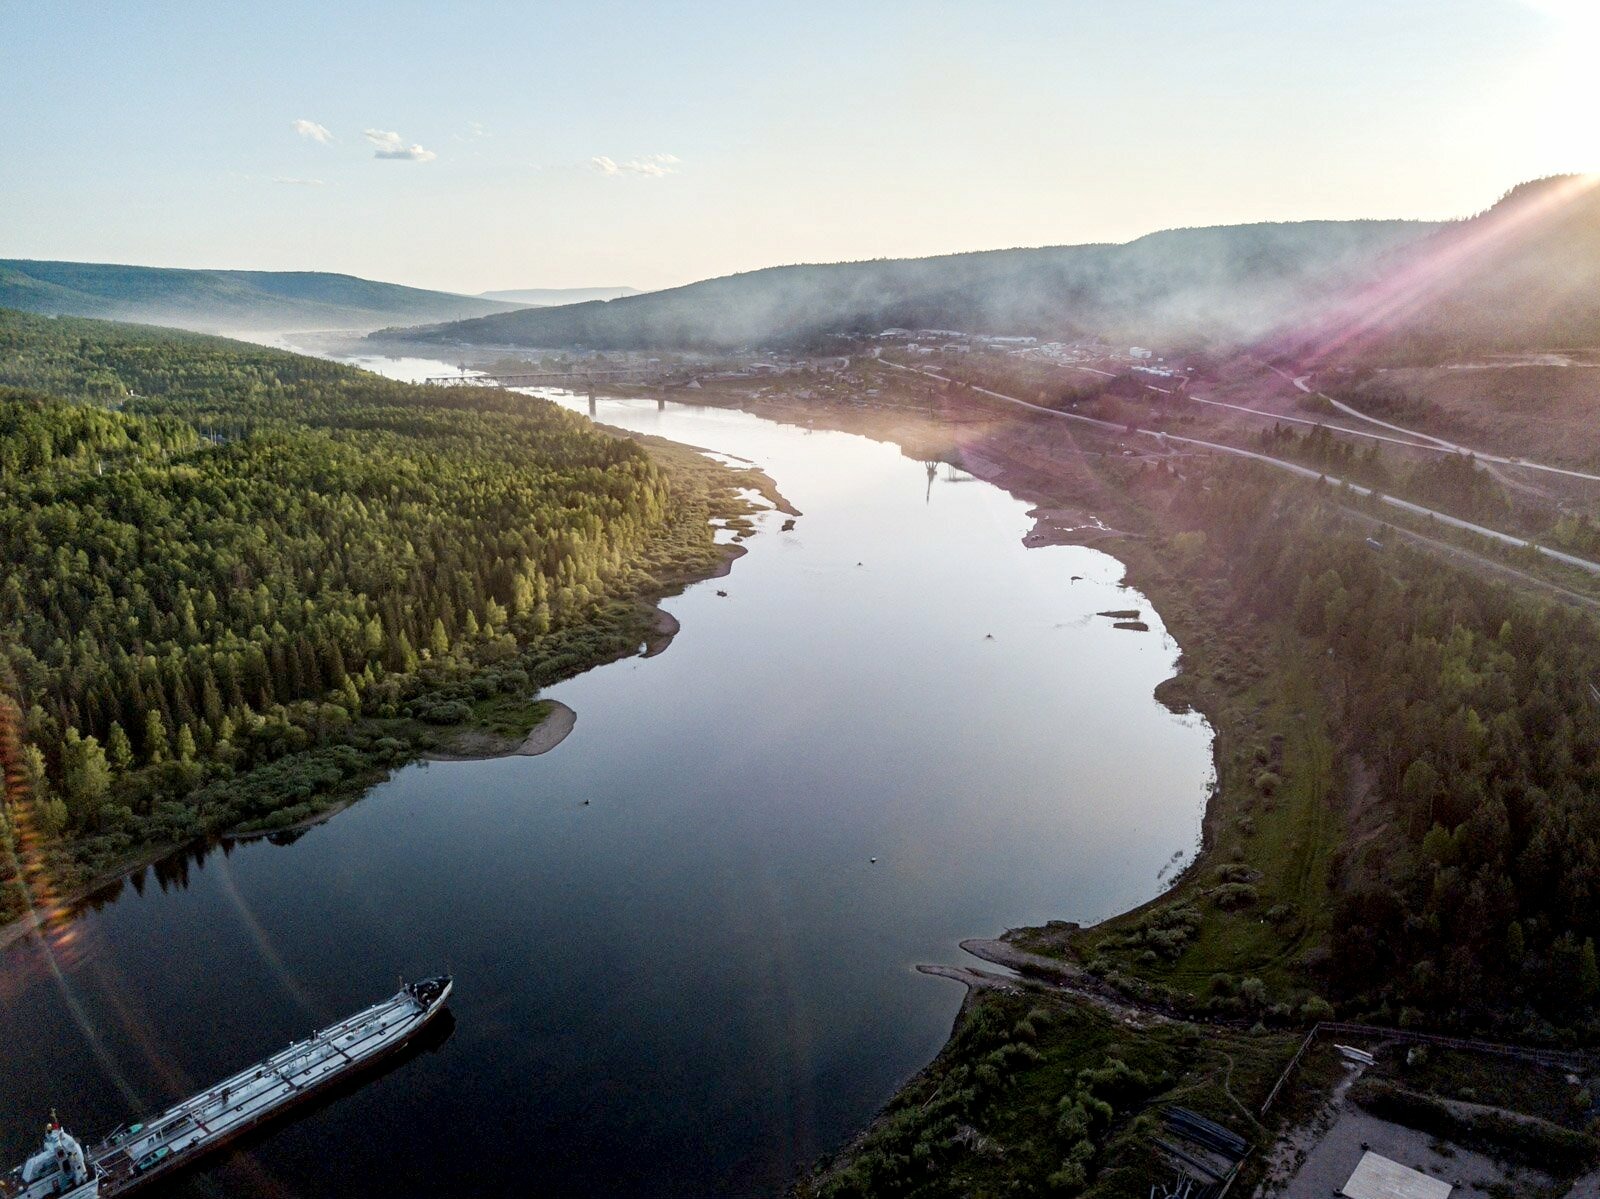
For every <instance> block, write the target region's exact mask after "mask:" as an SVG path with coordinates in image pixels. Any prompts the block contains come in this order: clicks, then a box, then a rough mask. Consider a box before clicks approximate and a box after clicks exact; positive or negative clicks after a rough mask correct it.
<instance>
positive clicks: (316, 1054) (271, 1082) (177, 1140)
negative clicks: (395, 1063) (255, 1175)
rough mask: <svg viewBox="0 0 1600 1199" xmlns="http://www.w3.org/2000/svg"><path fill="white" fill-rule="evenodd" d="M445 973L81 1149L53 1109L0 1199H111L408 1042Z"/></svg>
mask: <svg viewBox="0 0 1600 1199" xmlns="http://www.w3.org/2000/svg"><path fill="white" fill-rule="evenodd" d="M451 986H452V980H451V978H450V977H449V976H448V975H441V976H439V977H437V978H428V979H423V980H422V981H421V982H414V983H403V984H402V985H401V987H400V990H399V991H397V992H395V994H394V995H392V996H391V997H390V998H388V999H385V1000H384V1001H383V1002H382V1003H375V1004H373V1005H372V1006H371V1007H369V1008H366V1009H365V1010H363V1011H359V1012H357V1013H356V1014H355V1015H353V1016H350V1017H347V1018H346V1019H344V1020H341V1021H339V1022H338V1023H337V1024H330V1025H329V1026H328V1027H327V1028H324V1029H322V1030H320V1031H319V1032H316V1033H313V1034H312V1035H311V1036H310V1037H308V1038H307V1039H306V1040H304V1041H296V1042H294V1043H293V1044H292V1045H290V1046H289V1047H288V1048H287V1049H283V1050H280V1051H279V1052H277V1053H275V1054H273V1055H272V1056H271V1057H269V1058H267V1059H266V1060H265V1061H263V1062H260V1063H258V1064H256V1065H254V1066H250V1067H248V1068H247V1069H244V1070H241V1071H240V1072H239V1073H237V1074H235V1075H233V1076H232V1077H231V1078H226V1079H223V1081H221V1082H219V1083H217V1084H216V1085H215V1086H213V1087H210V1088H208V1089H207V1090H204V1091H202V1092H200V1093H199V1094H198V1095H194V1096H191V1097H190V1098H188V1099H185V1100H184V1101H183V1102H182V1103H178V1104H175V1105H173V1106H172V1107H169V1108H168V1109H167V1110H166V1111H164V1112H162V1113H161V1114H160V1115H157V1116H152V1117H150V1118H149V1119H146V1120H143V1121H141V1122H139V1123H137V1124H127V1125H123V1126H122V1127H121V1128H118V1129H117V1130H116V1131H114V1132H112V1133H111V1134H110V1135H109V1136H107V1137H106V1138H105V1139H104V1140H103V1141H101V1142H99V1143H98V1144H96V1145H92V1146H85V1145H83V1144H82V1143H81V1142H79V1141H78V1140H77V1139H76V1138H74V1137H73V1136H72V1135H71V1134H69V1133H68V1132H67V1131H66V1129H64V1128H62V1126H61V1124H60V1122H59V1121H58V1120H57V1119H56V1118H55V1114H54V1113H51V1118H50V1124H49V1126H48V1127H47V1128H46V1130H45V1138H44V1144H43V1146H42V1147H41V1148H40V1150H39V1151H38V1152H37V1153H35V1154H34V1155H33V1156H31V1157H30V1158H28V1160H27V1161H25V1162H24V1163H23V1164H22V1165H20V1166H18V1167H16V1168H15V1169H14V1170H12V1171H11V1172H10V1173H9V1174H6V1175H4V1176H0V1199H112V1197H113V1196H121V1195H126V1194H128V1193H130V1192H132V1191H134V1190H136V1189H137V1188H139V1187H141V1186H143V1185H145V1184H146V1183H148V1182H152V1181H154V1180H155V1179H157V1178H160V1177H162V1176H164V1175H166V1174H168V1173H169V1172H171V1171H173V1170H177V1169H180V1168H182V1167H183V1166H185V1165H188V1164H189V1163H190V1162H193V1161H194V1160H195V1159H196V1158H198V1157H200V1156H201V1155H203V1154H205V1153H208V1152H210V1151H211V1150H213V1149H215V1148H217V1147H218V1146H220V1145H223V1144H225V1143H226V1142H228V1141H231V1140H232V1139H233V1138H235V1137H237V1136H239V1135H240V1134H242V1133H245V1132H248V1131H250V1130H251V1129H253V1128H257V1127H259V1126H260V1125H262V1124H263V1123H265V1122H266V1121H268V1120H271V1119H272V1118H274V1117H275V1116H277V1115H279V1114H280V1113H281V1112H283V1111H285V1110H286V1109H287V1108H289V1107H292V1106H294V1105H295V1104H298V1103H301V1102H304V1101H305V1100H307V1099H309V1098H310V1097H311V1096H313V1095H316V1094H318V1093H320V1092H322V1091H323V1090H325V1089H326V1088H327V1087H329V1086H331V1085H332V1084H334V1083H335V1082H338V1081H339V1080H341V1079H344V1078H347V1077H349V1075H350V1074H351V1073H352V1072H354V1071H356V1070H359V1069H362V1068H364V1067H366V1066H369V1065H372V1064H373V1063H375V1062H377V1061H379V1060H380V1059H382V1058H385V1057H388V1056H389V1055H390V1054H391V1053H393V1052H395V1051H396V1050H397V1049H400V1048H401V1047H402V1046H404V1045H406V1044H407V1043H408V1042H410V1041H411V1040H412V1038H414V1037H415V1036H416V1035H417V1034H418V1033H419V1032H421V1031H422V1030H423V1028H425V1027H426V1026H427V1025H428V1023H429V1022H430V1021H431V1020H432V1019H433V1018H434V1017H435V1016H437V1015H438V1014H439V1012H440V1011H442V1010H443V1008H444V1005H445V1001H446V1000H447V999H449V997H450V989H451Z"/></svg>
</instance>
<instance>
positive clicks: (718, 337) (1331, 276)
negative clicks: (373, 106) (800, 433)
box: [407, 221, 1435, 349]
mask: <svg viewBox="0 0 1600 1199" xmlns="http://www.w3.org/2000/svg"><path fill="white" fill-rule="evenodd" d="M1434 228H1435V226H1432V225H1426V224H1421V223H1417V222H1408V221H1306V222H1302V223H1298V224H1274V225H1237V226H1230V227H1223V228H1214V229H1174V230H1168V231H1166V232H1163V233H1155V234H1151V235H1150V236H1148V237H1142V238H1139V239H1138V240H1137V241H1132V242H1129V243H1127V244H1126V245H1084V246H1051V247H1045V248H1041V249H1023V250H993V251H987V252H984V253H977V254H951V255H945V256H943V257H939V258H917V259H880V260H877V261H873V262H841V263H833V264H827V265H814V266H783V267H772V268H769V269H767V270H760V271H751V272H749V273H748V274H742V275H730V276H727V277H726V278H721V279H710V280H706V281H704V282H701V283H692V284H690V285H688V286H687V287H678V288H672V289H670V290H667V291H658V292H650V293H648V294H646V295H641V296H630V297H627V298H624V299H619V300H611V301H609V302H595V303H589V304H568V305H564V306H562V307H560V308H547V309H529V310H526V311H523V312H517V313H508V314H503V315H499V316H491V317H484V318H481V319H474V320H464V321H458V322H456V323H453V324H450V325H445V326H442V327H439V328H436V329H427V330H408V331H407V336H408V337H412V338H420V339H422V340H425V341H432V342H439V343H444V344H450V343H455V342H471V343H475V344H480V345H523V346H549V347H562V346H577V345H581V346H587V347H589V348H593V349H641V348H652V347H681V348H706V349H735V348H738V347H741V346H758V345H764V346H776V345H788V346H807V345H814V344H820V343H823V342H826V341H827V339H828V338H829V337H831V336H834V335H838V334H859V333H876V332H879V331H880V330H883V329H886V328H892V327H905V328H913V329H916V328H937V329H956V330H962V331H965V332H974V333H1019V334H1036V335H1039V336H1044V337H1077V336H1082V335H1091V334H1098V335H1104V336H1107V337H1113V338H1116V339H1119V340H1130V339H1131V340H1144V341H1150V342H1153V343H1155V344H1161V345H1167V344H1173V343H1179V342H1210V341H1237V340H1240V339H1244V338H1250V337H1256V336H1260V335H1261V334H1263V333H1265V332H1266V331H1267V330H1269V329H1273V328H1277V327H1279V326H1280V325H1282V324H1283V323H1284V322H1286V321H1289V320H1292V319H1295V318H1296V317H1306V316H1309V315H1310V314H1311V313H1312V312H1313V311H1314V310H1315V309H1316V307H1317V306H1318V305H1320V304H1323V303H1325V302H1326V301H1327V299H1328V298H1329V297H1330V296H1332V295H1335V294H1338V292H1339V290H1340V289H1342V288H1345V287H1349V286H1352V285H1354V284H1356V283H1358V282H1359V281H1361V280H1364V279H1365V278H1367V276H1368V274H1369V272H1370V271H1371V270H1372V269H1373V267H1374V264H1375V263H1376V262H1377V261H1379V260H1380V258H1381V257H1382V255H1384V254H1385V253H1386V252H1388V251H1390V250H1392V249H1393V248H1394V247H1396V246H1398V245H1401V244H1404V243H1406V242H1408V241H1411V240H1413V239H1416V238H1418V237H1421V236H1423V235H1425V234H1426V233H1428V232H1430V231H1431V230H1432V229H1434Z"/></svg>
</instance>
